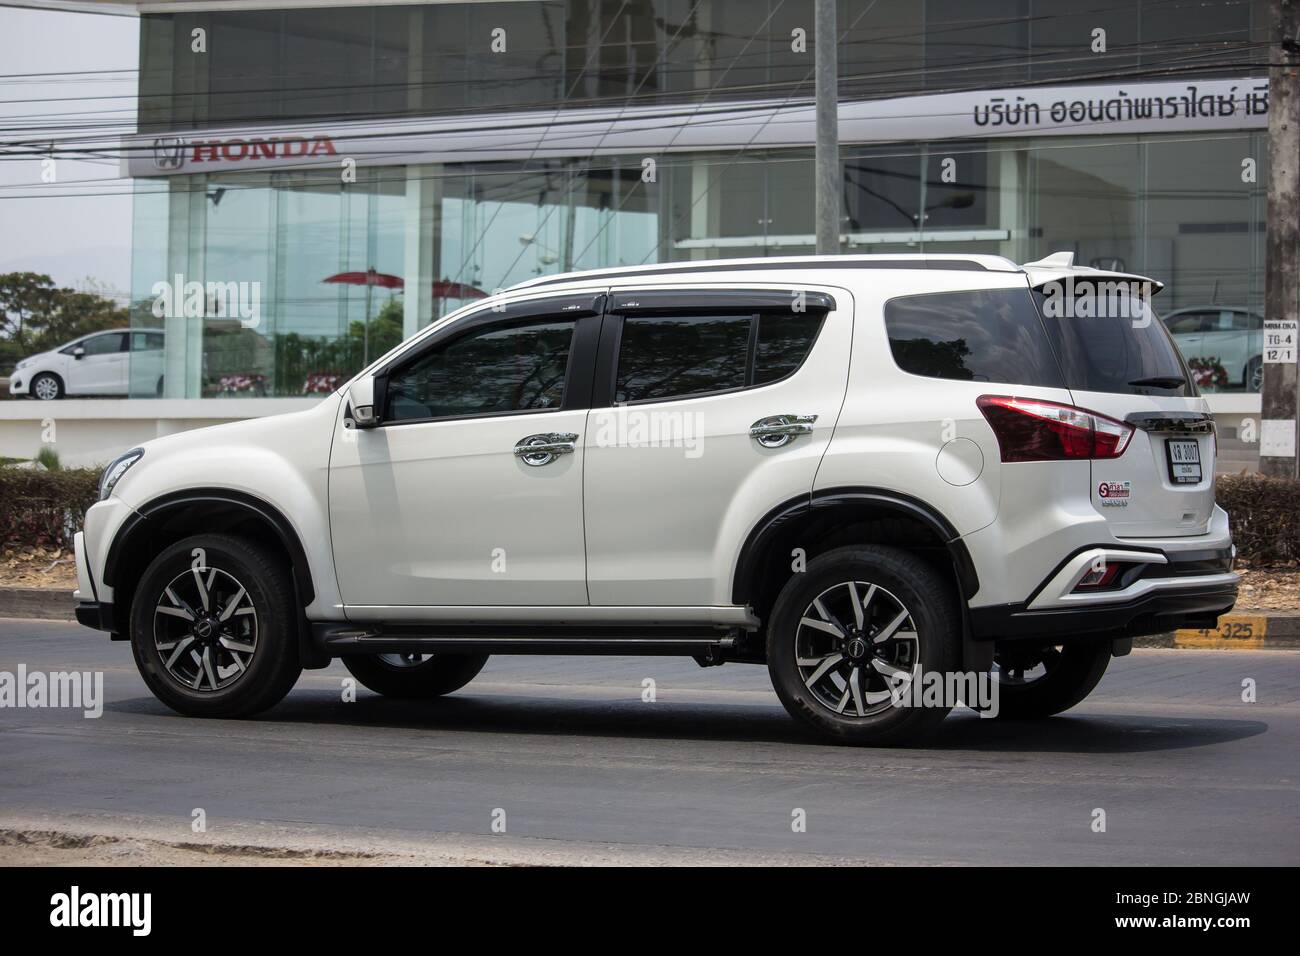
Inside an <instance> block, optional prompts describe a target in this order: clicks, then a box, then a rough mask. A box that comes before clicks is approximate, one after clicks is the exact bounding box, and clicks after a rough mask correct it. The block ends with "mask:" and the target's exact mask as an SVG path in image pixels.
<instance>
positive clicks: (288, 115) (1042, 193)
mask: <svg viewBox="0 0 1300 956" xmlns="http://www.w3.org/2000/svg"><path fill="white" fill-rule="evenodd" d="M1087 6H1088V5H1087V4H1080V3H1079V2H1078V0H981V2H962V0H924V2H916V0H874V2H873V0H843V2H841V4H840V11H839V22H840V29H841V33H842V42H841V44H840V47H839V53H840V64H839V69H840V78H841V98H842V99H848V98H854V99H858V100H872V99H883V98H889V97H897V96H900V95H903V94H914V93H935V92H945V93H946V92H951V91H964V90H991V89H998V88H1003V87H1009V86H1022V85H1033V84H1043V83H1053V84H1074V83H1080V84H1082V83H1092V82H1098V81H1102V80H1106V79H1113V78H1114V77H1115V76H1116V75H1118V74H1120V73H1123V74H1124V77H1123V78H1122V79H1121V81H1120V82H1125V81H1127V79H1128V78H1129V77H1130V76H1133V75H1140V76H1146V75H1152V76H1167V75H1168V74H1169V73H1170V72H1171V71H1177V72H1178V76H1179V78H1180V79H1181V78H1183V77H1185V76H1189V75H1190V76H1193V77H1199V78H1213V77H1250V76H1258V75H1259V69H1258V64H1257V61H1258V60H1259V59H1260V56H1261V53H1260V50H1262V49H1265V47H1263V46H1261V43H1262V40H1263V37H1264V33H1265V18H1266V13H1267V3H1266V2H1264V0H1196V2H1193V0H1142V2H1134V3H1132V4H1128V5H1124V6H1122V7H1120V6H1116V5H1109V4H1098V5H1096V6H1098V7H1099V8H1102V9H1096V10H1088V9H1081V8H1085V7H1087ZM811 25H812V0H784V2H781V0H743V2H742V0H632V2H627V3H621V2H613V0H539V2H517V3H515V2H493V3H438V4H424V5H419V4H415V5H399V6H388V7H328V8H321V9H300V8H294V9H288V10H265V9H258V10H229V9H222V10H214V11H211V12H185V13H176V14H166V15H164V14H157V15H146V16H144V17H142V28H141V29H142V43H141V92H140V127H141V131H142V132H144V133H149V134H159V135H166V134H172V133H176V132H178V131H193V130H202V129H221V130H230V129H232V128H233V129H238V128H240V127H244V126H248V127H257V128H259V129H261V128H277V127H284V128H292V127H294V126H295V124H303V123H322V122H333V121H349V120H353V121H355V120H361V119H365V120H371V119H376V118H379V119H402V118H410V117H436V116H443V117H446V116H466V117H471V116H472V117H479V118H481V117H482V116H484V115H490V114H491V113H492V112H494V111H511V112H517V111H521V110H529V109H539V110H540V109H554V108H556V107H560V108H573V109H585V108H593V107H605V108H609V109H612V110H614V111H615V112H617V110H618V109H619V108H621V107H622V106H623V105H625V104H628V103H630V102H635V103H637V104H664V105H665V106H666V107H672V106H673V105H674V104H692V103H695V104H699V103H703V102H714V101H735V102H737V103H744V102H747V101H757V100H770V99H777V100H780V99H782V98H786V99H788V98H794V97H805V98H806V97H807V96H809V95H811V91H812V77H811V64H812V59H811V53H810V52H809V50H808V49H805V50H802V51H800V50H798V31H799V30H807V31H808V33H811ZM1099 28H1100V29H1103V30H1105V37H1106V42H1107V44H1108V52H1107V53H1106V55H1105V57H1099V56H1098V55H1097V54H1095V53H1094V52H1092V50H1091V47H1090V44H1091V43H1093V42H1095V40H1094V39H1093V38H1094V31H1095V30H1097V29H1099ZM195 30H203V31H205V40H206V50H207V52H206V53H204V54H202V55H194V54H193V53H192V52H191V43H192V38H193V36H194V33H193V31H195ZM496 30H504V34H503V36H504V38H505V43H504V48H503V49H500V50H499V51H498V52H493V51H492V47H491V42H492V40H493V38H494V31H496ZM808 47H809V49H810V47H811V40H809V41H808ZM1134 82H1136V80H1135V81H1134ZM689 122H691V119H690V117H689V114H688V111H687V112H679V113H675V114H673V118H672V119H671V120H666V121H665V128H664V131H663V136H664V138H665V140H666V141H667V142H671V140H672V138H673V137H674V135H675V129H677V128H678V126H680V125H681V124H683V123H689ZM528 152H529V150H527V149H524V150H523V154H524V155H522V156H519V157H514V158H504V159H500V160H493V161H477V162H464V163H451V162H438V163H429V162H406V161H404V160H403V158H402V157H401V155H395V156H394V157H392V160H391V163H387V164H376V165H366V166H361V167H359V168H357V169H356V170H355V176H354V178H353V179H352V180H349V181H345V180H342V179H341V178H340V176H339V174H338V173H337V171H331V170H323V169H299V168H284V169H269V170H257V171H242V170H239V171H236V170H229V169H219V170H214V171H211V172H204V173H187V174H185V175H168V176H158V177H156V178H139V179H137V181H136V182H137V193H136V201H135V223H134V238H133V246H134V255H133V298H134V299H135V300H136V303H137V307H136V310H135V318H134V319H133V321H134V323H135V324H136V325H139V326H141V327H145V326H148V327H165V328H166V330H167V360H166V373H165V375H164V377H163V379H162V380H159V381H142V380H137V379H138V376H134V375H133V382H132V393H133V394H135V395H140V396H145V395H157V394H162V395H166V396H170V397H220V396H239V395H245V396H247V395H273V396H301V395H303V394H309V393H311V392H314V391H319V390H322V389H328V388H330V387H332V385H333V384H335V383H337V382H339V381H341V380H342V379H343V378H346V377H347V376H349V375H350V374H351V373H353V372H355V371H356V370H357V369H359V368H360V367H361V366H362V364H363V363H364V362H365V360H366V359H367V357H374V356H376V355H378V354H380V353H381V352H383V351H385V350H386V349H388V348H389V347H391V346H392V345H393V344H396V342H397V341H398V340H400V339H401V338H402V337H404V336H405V335H408V334H411V333H412V332H414V331H416V330H417V329H418V328H420V327H422V326H423V325H425V324H427V323H428V322H430V321H432V320H433V319H435V318H436V317H437V316H439V315H441V314H443V313H445V312H446V311H448V310H449V309H451V308H453V307H457V306H460V305H462V304H464V303H465V302H467V301H470V300H471V299H472V298H475V297H477V296H479V295H481V294H484V293H490V292H491V291H493V290H495V289H499V288H504V287H507V286H509V285H511V284H513V283H516V282H519V281H522V280H525V279H529V278H533V277H535V276H537V275H541V274H545V273H553V272H563V271H570V270H575V269H588V268H596V267H604V266H617V265H638V264H645V263H654V262H672V261H679V260H688V259H705V258H722V257H732V256H746V257H749V256H768V255H792V254H807V253H811V252H812V251H813V230H814V224H813V175H812V173H813V158H812V151H811V149H810V148H807V147H791V148H761V149H760V148H753V149H750V148H741V149H729V150H725V151H709V152H676V151H671V150H665V151H664V152H662V153H661V154H659V155H658V156H657V158H656V166H655V169H654V172H653V175H652V176H649V177H647V176H646V175H645V169H644V166H643V159H644V157H643V156H641V155H630V154H629V155H613V156H607V155H593V153H594V151H592V150H587V149H585V148H584V146H583V145H579V146H578V147H576V148H575V154H576V155H574V156H571V157H561V158H546V159H537V158H530V157H529V156H528ZM1266 153H1267V151H1266V137H1265V134H1264V132H1263V131H1262V130H1261V129H1258V128H1253V129H1247V128H1244V127H1243V128H1240V129H1233V128H1226V129H1225V128H1217V129H1202V130H1192V131H1188V130H1184V131H1180V132H1169V133H1158V132H1149V133H1136V134H1135V133H1123V134H1119V133H1106V132H1104V129H1100V128H1098V129H1094V130H1091V131H1089V132H1087V133H1086V134H1081V135H1052V136H1032V135H1026V136H1023V137H1008V136H1002V137H988V138H982V139H978V138H977V139H962V140H955V139H949V138H944V137H943V136H942V135H939V136H936V137H935V138H933V139H928V140H926V141H906V142H884V143H881V142H876V143H871V144H869V145H867V144H856V143H854V142H852V141H845V142H842V143H841V159H842V165H843V171H844V195H843V202H842V207H841V215H842V229H843V233H844V235H845V237H846V244H845V247H844V251H845V252H863V253H865V252H908V253H915V252H944V253H954V252H955V253H977V252H978V253H994V254H999V255H1004V256H1006V257H1008V258H1010V259H1012V260H1013V261H1016V262H1026V261H1030V260H1033V259H1038V258H1041V257H1043V256H1044V255H1047V254H1049V253H1052V252H1058V251H1062V250H1069V251H1072V252H1074V253H1075V256H1076V261H1077V262H1080V263H1082V264H1085V265H1087V264H1090V265H1095V266H1097V267H1100V268H1108V269H1116V270H1121V271H1131V272H1137V273H1141V274H1146V275H1151V276H1152V277H1155V278H1157V279H1159V280H1160V281H1162V282H1165V283H1166V286H1167V287H1166V290H1165V292H1164V293H1163V294H1162V295H1161V296H1160V298H1159V299H1158V300H1157V307H1158V309H1159V310H1160V311H1161V312H1162V313H1163V314H1166V315H1169V314H1170V313H1174V314H1173V316H1172V317H1171V318H1170V319H1169V322H1170V327H1171V329H1172V330H1173V331H1174V332H1175V336H1176V341H1178V342H1179V344H1180V346H1181V347H1182V348H1183V350H1184V354H1185V355H1186V356H1187V357H1188V359H1189V360H1190V361H1191V363H1192V365H1193V367H1194V368H1196V369H1197V371H1198V377H1199V378H1200V379H1201V381H1202V383H1203V388H1204V389H1205V390H1207V391H1225V392H1229V391H1249V390H1252V389H1255V390H1257V389H1258V381H1257V380H1255V379H1254V378H1253V376H1254V375H1255V371H1254V370H1255V368H1256V367H1257V366H1256V358H1257V356H1258V355H1259V354H1260V351H1261V348H1260V339H1261V335H1262V333H1261V328H1260V326H1261V318H1262V315H1263V302H1262V300H1263V269H1264V261H1263V254H1264V212H1265V209H1264V204H1265V186H1264V184H1265V183H1266V182H1267V170H1266V169H1265V168H1264V164H1265V160H1266ZM174 276H184V277H185V278H186V279H198V280H199V281H201V282H202V281H204V280H217V281H220V282H222V283H236V284H238V283H244V284H246V287H247V288H248V289H253V290H256V296H257V313H258V315H257V319H256V321H255V322H251V323H250V322H247V321H241V317H240V316H239V315H235V314H232V313H231V311H230V310H228V309H223V307H222V304H221V303H215V304H214V303H206V304H205V306H204V308H203V309H202V310H201V314H199V315H189V316H183V317H180V316H176V317H168V318H166V320H165V322H164V320H163V319H159V318H155V316H154V314H152V313H151V310H150V303H151V302H152V300H153V295H154V293H153V290H154V288H155V286H156V284H157V283H158V282H159V281H160V280H161V281H171V280H172V278H173V277H174ZM327 280H329V281H327ZM150 374H152V373H150Z"/></svg>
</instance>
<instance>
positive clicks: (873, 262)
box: [502, 254, 1020, 292]
mask: <svg viewBox="0 0 1300 956" xmlns="http://www.w3.org/2000/svg"><path fill="white" fill-rule="evenodd" d="M990 266H992V268H990ZM796 267H804V268H809V269H937V270H947V271H952V270H960V271H964V272H990V271H1004V270H1005V271H1008V272H1012V271H1019V270H1020V267H1019V266H1017V265H1016V264H1015V263H1013V262H1011V261H1010V260H1009V259H1004V258H1003V257H1001V256H989V255H974V256H962V255H907V254H903V255H898V256H890V255H866V256H788V257H776V256H773V257H768V258H762V259H709V260H696V261H686V262H673V263H663V264H661V265H658V266H653V265H652V266H634V267H632V268H627V267H624V268H616V267H613V268H607V269H589V270H586V271H583V272H565V273H561V274H559V275H552V276H539V277H537V278H536V279H527V280H525V281H523V282H520V283H517V284H515V285H512V286H510V287H509V288H508V289H504V290H502V291H505V292H513V291H515V290H518V289H531V288H537V287H539V286H546V285H558V284H560V283H567V282H581V281H583V280H593V279H595V280H606V279H627V278H633V279H636V278H641V277H642V276H657V275H671V274H674V273H682V272H690V273H700V272H753V271H774V270H777V269H790V268H796Z"/></svg>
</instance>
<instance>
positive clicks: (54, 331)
mask: <svg viewBox="0 0 1300 956" xmlns="http://www.w3.org/2000/svg"><path fill="white" fill-rule="evenodd" d="M125 325H127V310H126V309H124V308H122V307H121V306H119V305H117V304H116V303H115V302H113V301H112V300H111V299H106V298H104V297H103V296H102V295H99V294H98V293H97V292H94V291H89V292H78V291H77V290H75V289H68V288H60V287H58V286H56V285H55V284H54V280H52V279H51V278H50V277H49V276H47V275H43V274H41V273H39V272H9V273H5V274H3V275H0V365H12V364H13V363H14V362H16V361H18V360H19V359H21V358H24V357H25V356H28V355H32V354H34V353H36V352H44V351H47V350H49V349H53V348H57V347H58V346H60V345H63V344H64V343H65V342H68V341H69V340H71V339H75V338H80V337H81V336H83V335H88V334H89V333H91V332H98V331H100V330H101V329H114V328H121V327H123V326H125Z"/></svg>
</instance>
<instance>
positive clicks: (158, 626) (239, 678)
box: [131, 534, 302, 717]
mask: <svg viewBox="0 0 1300 956" xmlns="http://www.w3.org/2000/svg"><path fill="white" fill-rule="evenodd" d="M196 549H202V554H198V553H197V552H196ZM200 561H202V563H201V564H198V562H200ZM196 564H197V566H198V567H199V568H200V569H202V570H203V571H204V572H206V573H205V574H195V570H194V569H195V566H196ZM186 575H189V576H190V577H192V578H194V579H195V581H194V582H193V583H191V581H190V577H186ZM198 579H203V580H204V581H205V582H207V583H206V588H205V590H207V593H208V605H209V609H208V610H207V611H206V612H205V611H204V609H203V604H202V603H201V602H202V592H201V591H199V590H198V586H199V585H198ZM236 585H238V586H239V587H242V588H244V589H245V591H244V594H243V596H242V597H241V596H240V592H239V591H238V590H237V589H236ZM169 586H173V592H172V593H173V594H175V595H176V596H177V597H178V598H179V600H180V602H181V604H180V605H178V604H177V602H175V601H173V600H171V599H170V598H169V597H168V595H167V589H168V587H169ZM190 587H193V588H195V592H194V593H196V594H198V599H197V600H196V601H195V602H190V601H189V600H188V599H187V597H186V594H187V593H189V592H188V591H187V589H188V588H190ZM293 595H294V592H293V585H292V583H291V581H290V576H289V569H288V568H287V567H286V566H285V564H284V562H283V561H282V560H281V559H279V558H277V557H276V556H275V555H273V554H272V553H270V552H269V551H267V550H266V549H264V548H262V547H261V546H259V545H257V544H255V543H254V542H252V541H247V540H245V539H243V538H237V537H233V536H231V535H224V534H204V535H196V536H195V537H192V538H186V539H185V540H183V541H178V542H177V543H176V544H173V545H171V546H170V547H168V548H166V549H165V550H163V552H162V553H161V554H159V555H158V557H156V558H155V559H154V560H153V562H152V563H151V564H150V565H149V567H148V568H146V569H145V572H144V575H143V576H142V577H141V579H140V584H139V586H138V587H137V588H136V590H135V594H134V596H133V598H132V601H131V648H132V651H133V652H134V655H135V662H136V666H137V667H138V668H139V669H140V675H141V676H142V677H143V678H144V681H145V683H146V684H148V685H149V689H150V690H151V691H153V693H154V695H155V696H157V698H158V699H159V700H161V701H162V702H163V703H164V704H166V705H167V706H168V707H170V708H172V709H173V710H175V711H177V712H179V713H182V714H185V715H186V716H189V717H246V716H249V715H251V714H256V713H258V712H260V711H263V710H266V709H267V708H268V707H272V706H274V705H275V704H277V703H279V702H280V701H281V700H282V699H283V698H284V696H285V694H287V693H289V690H290V689H291V688H292V687H293V685H294V682H295V681H297V680H298V675H299V674H301V673H302V665H301V663H300V661H299V657H298V614H299V612H298V609H297V607H296V606H295V603H294V596H293ZM232 602H233V603H234V604H235V607H233V608H232V607H230V605H231V603H232ZM182 605H183V606H182ZM160 607H165V608H167V609H168V610H166V611H159V610H158V608H160ZM227 608H229V609H230V610H231V611H232V612H233V613H232V614H231V615H230V616H229V617H228V619H227V620H226V621H225V622H224V623H220V622H215V619H216V618H217V617H219V615H220V614H221V613H222V611H223V610H225V609H227ZM246 608H251V610H246ZM177 609H179V610H180V611H181V612H182V615H183V614H186V613H190V612H193V614H194V615H195V617H196V619H197V620H198V621H199V622H200V623H201V622H202V621H205V620H206V621H208V622H209V623H212V625H213V626H212V628H209V629H208V633H205V634H203V635H202V636H196V635H197V632H198V630H199V628H198V627H197V626H196V625H195V624H192V623H191V622H190V621H189V620H186V619H185V618H184V617H183V616H180V615H176V614H175V611H176V610H177ZM214 622H215V623H214ZM250 628H251V629H252V631H251V634H250V632H249V629H250ZM187 636H188V637H189V638H190V642H189V643H188V644H187V645H186V646H185V647H182V646H181V645H182V643H183V642H184V641H185V638H186V637H187ZM223 637H225V638H228V639H229V640H230V641H233V642H235V643H233V644H232V645H231V646H234V647H242V646H244V643H245V642H247V643H248V644H249V645H250V646H252V647H253V648H254V649H253V650H252V651H251V653H247V654H245V653H239V654H238V655H236V654H235V653H234V652H232V651H229V650H227V649H226V648H225V647H224V646H223V645H221V644H220V641H221V640H222V638H223ZM160 644H161V645H163V647H162V648H160V646H159V645H160ZM178 647H179V648H180V650H179V651H178V650H176V648H178ZM200 649H202V650H203V651H204V653H205V654H207V653H209V652H210V654H211V657H210V661H209V663H208V666H207V667H204V666H203V664H202V662H201V661H199V660H196V659H195V658H196V657H197V655H198V653H199V650H200ZM174 655H179V656H178V657H175V659H174V660H173V656H174ZM236 658H238V660H239V662H240V663H239V666H236V663H235V661H236ZM169 661H173V662H172V665H171V667H172V669H169V666H168V662H169ZM223 661H224V662H225V663H223ZM190 668H192V669H193V671H194V672H195V673H199V672H200V671H201V672H203V673H202V674H201V675H200V676H199V677H198V680H199V682H200V683H199V687H198V688H197V689H196V688H195V687H194V686H191V685H189V683H188V681H184V680H182V674H183V672H184V671H185V670H187V669H190ZM223 668H224V669H225V670H226V671H228V672H229V675H227V674H226V673H223ZM178 671H180V672H181V673H178ZM204 683H211V684H212V685H213V686H211V687H203V686H202V685H203V684H204Z"/></svg>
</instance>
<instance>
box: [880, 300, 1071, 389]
mask: <svg viewBox="0 0 1300 956" xmlns="http://www.w3.org/2000/svg"><path fill="white" fill-rule="evenodd" d="M885 330H886V332H887V333H888V335H889V348H890V351H891V352H893V355H894V361H895V362H897V363H898V367H899V368H901V369H902V370H903V371H904V372H910V373H911V374H913V375H924V376H927V377H929V378H947V379H955V380H958V381H967V382H1005V383H1009V384H1015V385H1042V386H1047V387H1049V388H1061V387H1063V386H1064V384H1065V383H1064V381H1063V379H1062V377H1061V370H1060V367H1059V366H1058V365H1057V363H1056V357H1055V356H1054V355H1053V354H1052V346H1051V343H1050V341H1049V339H1048V337H1047V333H1046V331H1045V330H1044V329H1043V323H1042V322H1041V321H1040V319H1039V317H1038V313H1037V312H1036V311H1035V309H1034V303H1033V302H1032V301H1031V300H1030V298H1029V293H1028V290H1025V289H981V290H975V291H969V292H935V293H927V294H924V295H911V296H904V297H902V298H897V299H891V300H889V301H888V302H886V303H885Z"/></svg>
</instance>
